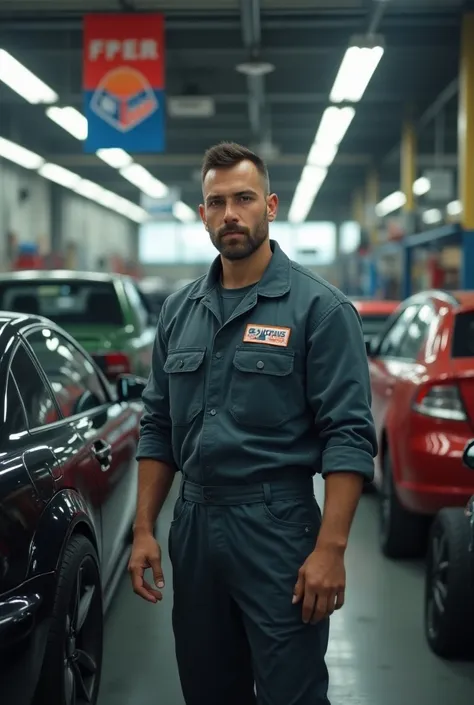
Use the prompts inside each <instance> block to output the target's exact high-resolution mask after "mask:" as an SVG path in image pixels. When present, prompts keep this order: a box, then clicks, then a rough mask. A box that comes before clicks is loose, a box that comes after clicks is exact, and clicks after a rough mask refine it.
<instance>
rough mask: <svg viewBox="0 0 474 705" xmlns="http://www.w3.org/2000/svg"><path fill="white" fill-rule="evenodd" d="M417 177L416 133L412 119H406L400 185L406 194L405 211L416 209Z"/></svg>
mask: <svg viewBox="0 0 474 705" xmlns="http://www.w3.org/2000/svg"><path fill="white" fill-rule="evenodd" d="M415 179H416V133H415V128H414V126H413V122H412V121H411V120H406V121H405V123H404V125H403V130H402V144H401V152H400V186H401V190H402V192H403V193H404V194H405V198H406V202H405V205H404V206H403V210H404V211H405V213H413V211H414V210H415V197H414V195H413V183H414V181H415Z"/></svg>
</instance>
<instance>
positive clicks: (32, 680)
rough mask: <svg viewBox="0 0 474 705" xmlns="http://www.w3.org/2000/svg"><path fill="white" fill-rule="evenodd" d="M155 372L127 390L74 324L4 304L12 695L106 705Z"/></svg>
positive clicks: (4, 485)
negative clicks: (109, 616) (107, 630)
mask: <svg viewBox="0 0 474 705" xmlns="http://www.w3.org/2000/svg"><path fill="white" fill-rule="evenodd" d="M144 385H145V380H143V379H141V378H138V377H135V376H132V375H122V376H120V377H119V379H118V381H117V386H116V389H115V388H114V387H113V386H112V384H111V383H109V382H108V381H107V379H106V378H105V376H104V375H103V374H102V372H101V370H100V369H99V368H98V367H97V365H96V364H95V363H94V361H93V360H92V358H91V357H90V356H89V355H88V354H87V353H86V352H85V351H84V350H83V349H82V348H81V347H80V346H79V345H78V343H77V342H76V341H75V340H74V339H73V338H72V337H71V336H69V335H68V333H66V332H65V331H64V330H62V329H61V328H59V327H58V326H56V325H55V324H53V323H52V322H50V321H48V320H46V319H43V318H41V317H38V316H29V315H19V314H13V313H4V312H0V414H1V419H2V423H1V424H0V693H1V698H0V699H1V702H2V703H5V705H30V703H33V702H34V703H35V704H36V703H38V705H42V704H43V703H44V704H46V703H47V705H65V703H67V704H68V705H79V704H80V705H82V704H83V703H91V704H92V705H94V704H95V703H96V699H97V693H98V688H99V681H100V672H101V659H102V629H103V627H102V625H103V613H104V611H105V610H106V608H107V606H108V605H109V603H110V600H111V597H112V595H113V592H114V590H115V587H116V585H117V583H118V581H119V579H120V576H121V574H122V569H123V568H125V565H126V562H127V558H128V553H129V550H128V547H129V544H130V534H131V525H132V521H133V516H134V512H135V501H136V499H135V498H136V485H137V469H136V462H135V453H136V446H137V442H138V435H139V421H140V417H141V413H142V404H141V402H140V401H139V399H140V397H141V393H142V391H143V389H144Z"/></svg>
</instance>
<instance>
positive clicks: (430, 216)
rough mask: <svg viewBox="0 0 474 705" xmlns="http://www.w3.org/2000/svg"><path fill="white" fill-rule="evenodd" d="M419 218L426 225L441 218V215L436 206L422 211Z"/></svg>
mask: <svg viewBox="0 0 474 705" xmlns="http://www.w3.org/2000/svg"><path fill="white" fill-rule="evenodd" d="M421 219H422V220H423V222H424V223H426V225H434V224H435V223H439V222H440V221H441V220H442V219H443V215H442V213H441V211H440V210H438V208H430V209H428V210H427V211H424V213H423V214H422V216H421Z"/></svg>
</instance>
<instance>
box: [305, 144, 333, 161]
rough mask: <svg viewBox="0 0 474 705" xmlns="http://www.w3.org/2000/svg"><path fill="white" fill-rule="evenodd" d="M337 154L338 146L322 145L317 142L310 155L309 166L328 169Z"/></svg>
mask: <svg viewBox="0 0 474 705" xmlns="http://www.w3.org/2000/svg"><path fill="white" fill-rule="evenodd" d="M336 154H337V145H334V144H321V143H320V142H315V143H314V144H313V146H312V147H311V149H310V152H309V155H308V164H309V165H311V166H322V167H328V166H331V164H332V163H333V161H334V158H335V156H336Z"/></svg>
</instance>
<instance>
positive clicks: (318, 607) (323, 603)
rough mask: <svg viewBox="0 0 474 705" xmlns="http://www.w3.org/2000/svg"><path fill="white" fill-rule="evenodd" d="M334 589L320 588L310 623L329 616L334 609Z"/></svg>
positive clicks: (315, 622)
mask: <svg viewBox="0 0 474 705" xmlns="http://www.w3.org/2000/svg"><path fill="white" fill-rule="evenodd" d="M336 594H337V593H336V591H335V590H324V589H322V590H320V591H319V593H318V595H317V599H316V604H315V608H314V613H313V617H312V619H311V624H317V623H318V622H320V621H321V620H323V619H325V618H326V617H330V616H331V615H332V614H333V612H334V610H335V609H336Z"/></svg>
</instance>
